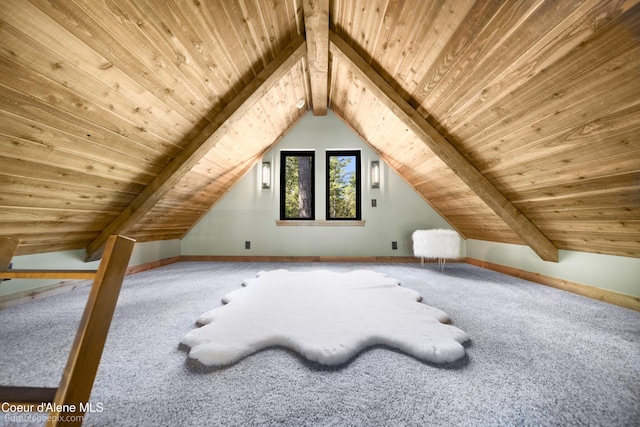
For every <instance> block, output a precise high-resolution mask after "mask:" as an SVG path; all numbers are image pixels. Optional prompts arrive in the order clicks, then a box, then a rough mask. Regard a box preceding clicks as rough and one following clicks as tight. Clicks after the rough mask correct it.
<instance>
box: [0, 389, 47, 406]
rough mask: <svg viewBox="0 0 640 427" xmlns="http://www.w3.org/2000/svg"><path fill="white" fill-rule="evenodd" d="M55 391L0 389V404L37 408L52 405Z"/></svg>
mask: <svg viewBox="0 0 640 427" xmlns="http://www.w3.org/2000/svg"><path fill="white" fill-rule="evenodd" d="M57 391H58V389H57V388H55V387H54V388H51V387H0V402H8V403H10V404H12V405H23V406H31V405H35V406H38V405H39V404H41V403H52V402H53V399H54V397H55V395H56V392H57Z"/></svg>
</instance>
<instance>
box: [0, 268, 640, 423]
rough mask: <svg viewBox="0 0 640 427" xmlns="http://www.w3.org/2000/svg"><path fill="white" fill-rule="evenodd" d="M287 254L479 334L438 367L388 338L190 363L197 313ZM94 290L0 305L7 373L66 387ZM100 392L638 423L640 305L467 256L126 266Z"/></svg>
mask: <svg viewBox="0 0 640 427" xmlns="http://www.w3.org/2000/svg"><path fill="white" fill-rule="evenodd" d="M276 268H286V269H288V270H291V271H309V270H314V269H330V270H334V271H350V270H353V269H371V270H375V271H379V272H383V273H385V274H387V275H389V276H392V277H395V278H397V279H399V280H400V281H401V283H402V285H403V286H407V287H409V288H412V289H415V290H417V291H418V292H420V294H421V295H422V296H423V298H424V302H425V303H426V304H429V305H432V306H435V307H438V308H440V309H442V310H444V311H445V312H447V313H448V314H449V316H450V317H451V319H452V324H453V325H454V326H457V327H459V328H461V329H462V330H464V331H465V332H467V333H468V334H469V335H470V337H471V341H470V343H469V344H468V346H467V348H466V351H467V356H466V357H465V358H464V359H463V360H461V361H459V362H457V363H456V364H454V365H449V366H440V365H433V364H429V363H424V362H421V361H419V360H416V359H414V358H412V357H410V356H408V355H406V354H403V353H401V352H399V351H396V350H393V349H390V348H384V347H374V348H371V349H368V350H366V351H364V352H362V353H360V354H359V355H358V356H357V357H355V358H354V359H352V360H351V361H349V362H348V363H346V364H345V365H342V366H339V367H335V368H328V367H324V366H321V365H318V364H314V363H312V362H309V361H307V360H306V359H304V358H302V357H301V356H299V355H297V354H296V353H294V352H292V351H289V350H286V349H283V348H270V349H267V350H263V351H261V352H259V353H257V354H254V355H252V356H249V357H248V358H246V359H243V360H242V361H240V362H239V363H236V364H234V365H232V366H230V367H227V368H222V369H211V368H206V367H203V366H201V365H198V364H197V363H193V362H190V361H189V360H188V358H187V353H186V351H185V349H184V348H181V347H180V346H179V342H180V339H181V338H182V336H183V335H184V334H186V333H187V332H189V331H190V330H192V329H193V328H194V322H195V320H196V319H197V318H198V316H199V315H200V314H202V313H204V312H205V311H208V310H210V309H212V308H214V307H217V306H220V305H221V302H220V298H221V296H222V295H223V294H225V293H227V292H230V291H232V290H235V289H237V288H238V287H240V284H241V283H242V281H243V280H244V279H245V278H249V277H254V276H255V274H256V273H257V272H258V271H260V270H271V269H276ZM87 294H88V288H83V289H79V290H76V291H73V292H70V293H65V294H61V295H57V296H53V297H50V298H46V299H42V300H38V301H34V302H31V303H28V304H24V305H21V306H18V307H13V308H10V309H6V310H2V311H0V384H2V385H32V386H49V387H55V386H57V383H58V381H59V379H60V374H61V372H62V370H63V368H64V365H65V362H66V357H67V352H68V350H69V348H70V346H71V342H72V340H73V336H74V334H75V330H76V328H77V324H78V321H79V318H80V315H81V312H82V309H83V307H84V304H85V301H86V297H87ZM327 315H328V316H330V313H327ZM91 402H92V404H93V405H94V406H96V407H101V408H102V410H101V411H100V412H93V413H90V414H88V415H87V417H86V419H85V423H84V425H86V426H253V425H256V426H257V425H281V426H583V425H588V426H639V425H640V313H638V312H635V311H632V310H628V309H625V308H621V307H616V306H613V305H609V304H606V303H603V302H599V301H595V300H591V299H588V298H584V297H580V296H577V295H573V294H570V293H567V292H563V291H559V290H556V289H552V288H549V287H545V286H541V285H538V284H534V283H530V282H527V281H523V280H519V279H516V278H513V277H509V276H505V275H502V274H499V273H495V272H491V271H488V270H484V269H480V268H477V267H474V266H471V265H466V264H447V266H446V267H445V270H444V272H440V270H439V268H438V266H437V265H434V264H426V265H425V266H424V267H421V266H420V264H335V263H330V264H319V263H291V264H284V263H269V264H263V263H178V264H172V265H168V266H165V267H162V268H158V269H155V270H151V271H148V272H144V273H139V274H136V275H133V276H129V277H127V278H126V280H125V283H124V286H123V290H122V293H121V295H120V299H119V302H118V307H117V309H116V314H115V316H114V320H113V324H112V327H111V331H110V334H109V338H108V339H107V342H106V345H105V349H104V354H103V357H102V361H101V364H100V368H99V371H98V375H97V378H96V382H95V385H94V389H93V392H92V396H91ZM13 415H15V414H13ZM32 419H33V418H32ZM0 425H2V426H5V425H6V426H9V425H21V426H24V425H38V424H34V423H32V422H29V421H28V420H27V419H26V418H22V419H18V418H16V417H15V416H12V414H4V413H0Z"/></svg>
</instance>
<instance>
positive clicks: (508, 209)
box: [329, 32, 558, 262]
mask: <svg viewBox="0 0 640 427" xmlns="http://www.w3.org/2000/svg"><path fill="white" fill-rule="evenodd" d="M329 39H330V47H329V49H330V52H331V54H332V55H334V56H335V57H339V58H341V59H342V60H344V61H346V62H347V63H349V64H351V65H352V67H353V68H354V71H356V73H357V74H358V75H359V77H360V78H361V79H362V80H363V81H365V82H366V83H367V84H368V89H369V90H370V91H372V92H373V93H374V94H375V95H376V96H377V97H378V98H379V99H380V101H381V102H382V103H383V104H384V105H385V106H386V107H387V108H389V110H391V111H392V112H393V113H394V114H395V115H396V116H397V117H398V118H399V119H400V120H401V121H402V122H403V123H404V124H405V126H407V128H408V129H410V130H411V131H412V132H413V133H414V134H415V135H416V136H418V137H419V138H420V139H421V140H422V141H423V142H424V143H425V144H426V145H427V146H428V147H429V148H430V149H431V151H433V152H434V153H435V154H436V155H437V156H438V157H440V159H442V161H443V162H444V163H445V164H446V165H447V166H448V167H449V168H451V170H453V171H454V172H455V173H456V174H457V175H458V176H459V177H460V179H462V181H464V182H465V184H467V185H468V186H469V188H470V189H471V190H472V191H473V192H475V193H476V194H477V195H478V197H480V198H481V199H482V200H483V201H484V202H485V203H486V204H487V206H489V208H491V209H492V210H493V211H494V212H495V213H496V214H497V215H498V216H499V217H500V218H502V220H503V221H504V222H505V223H506V224H507V225H508V226H509V227H511V229H512V230H513V231H514V232H515V233H516V234H518V236H520V238H521V239H522V240H523V241H524V242H525V243H527V244H528V245H529V246H530V247H531V249H533V250H534V251H535V252H536V253H537V254H538V256H539V257H540V258H542V259H543V260H545V261H553V262H558V249H557V248H556V247H555V246H554V244H553V243H552V242H551V241H550V240H549V239H547V237H546V236H545V235H544V234H542V232H541V231H540V230H538V228H537V227H536V226H535V225H533V223H531V221H529V219H528V218H527V217H525V216H524V215H523V214H522V213H521V212H520V211H519V210H518V209H517V208H516V207H515V206H513V204H511V202H510V201H509V200H508V199H507V198H506V197H505V196H504V195H503V194H502V193H501V192H500V191H499V190H498V189H497V188H496V187H495V186H494V185H493V184H492V183H491V182H490V181H489V180H488V179H487V178H485V176H484V175H482V174H481V173H480V172H479V171H478V170H477V169H476V168H475V167H474V166H473V165H472V164H471V163H470V162H469V161H468V160H467V159H466V158H465V157H464V156H463V155H462V154H460V152H459V151H458V150H456V148H455V147H453V146H452V145H451V144H450V143H449V141H447V139H446V138H445V137H444V136H443V135H442V134H440V133H439V132H438V131H437V130H436V129H435V128H434V127H433V126H431V125H430V124H429V122H427V120H426V119H425V118H424V117H423V116H422V115H420V113H418V112H417V111H416V110H415V109H414V108H413V107H412V106H411V105H409V103H408V102H407V101H405V100H404V98H402V97H401V96H400V94H398V93H397V92H396V91H395V90H394V89H393V88H392V87H391V85H390V84H389V83H387V81H386V80H384V79H383V78H382V77H381V76H380V75H379V74H378V73H377V72H376V71H375V70H374V69H373V68H372V67H371V66H370V65H369V64H368V63H367V62H366V61H365V60H364V59H363V58H362V57H361V56H360V55H358V53H357V52H356V51H355V50H354V49H353V48H352V47H351V46H349V45H348V44H347V42H345V41H344V40H343V39H342V38H341V37H340V36H338V35H337V34H336V33H334V32H330V34H329Z"/></svg>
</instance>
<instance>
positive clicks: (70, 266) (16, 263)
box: [0, 240, 180, 296]
mask: <svg viewBox="0 0 640 427" xmlns="http://www.w3.org/2000/svg"><path fill="white" fill-rule="evenodd" d="M84 254H85V251H84V249H80V250H74V251H61V252H48V253H43V254H33V255H21V256H16V257H13V259H12V260H11V263H12V264H13V266H12V267H13V268H14V269H34V268H37V269H40V270H96V269H97V268H98V266H99V265H100V261H93V262H84ZM178 255H180V241H179V240H163V241H158V242H143V243H136V244H135V246H134V248H133V253H132V254H131V259H130V260H129V266H135V265H140V264H144V263H147V262H151V261H157V260H161V259H164V258H171V257H174V256H178ZM58 282H60V280H33V279H11V280H8V281H4V282H0V296H3V295H9V294H12V293H15V292H22V291H26V290H31V289H37V288H39V287H42V286H46V285H51V284H54V283H58Z"/></svg>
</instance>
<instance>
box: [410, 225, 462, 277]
mask: <svg viewBox="0 0 640 427" xmlns="http://www.w3.org/2000/svg"><path fill="white" fill-rule="evenodd" d="M411 238H412V239H413V256H415V257H416V258H420V263H421V264H423V263H424V259H425V258H427V259H429V258H437V259H438V263H439V264H440V268H441V269H444V263H445V261H446V260H447V258H458V256H460V235H459V234H458V232H457V231H455V230H444V229H435V230H416V231H414V232H413V234H412V235H411Z"/></svg>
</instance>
